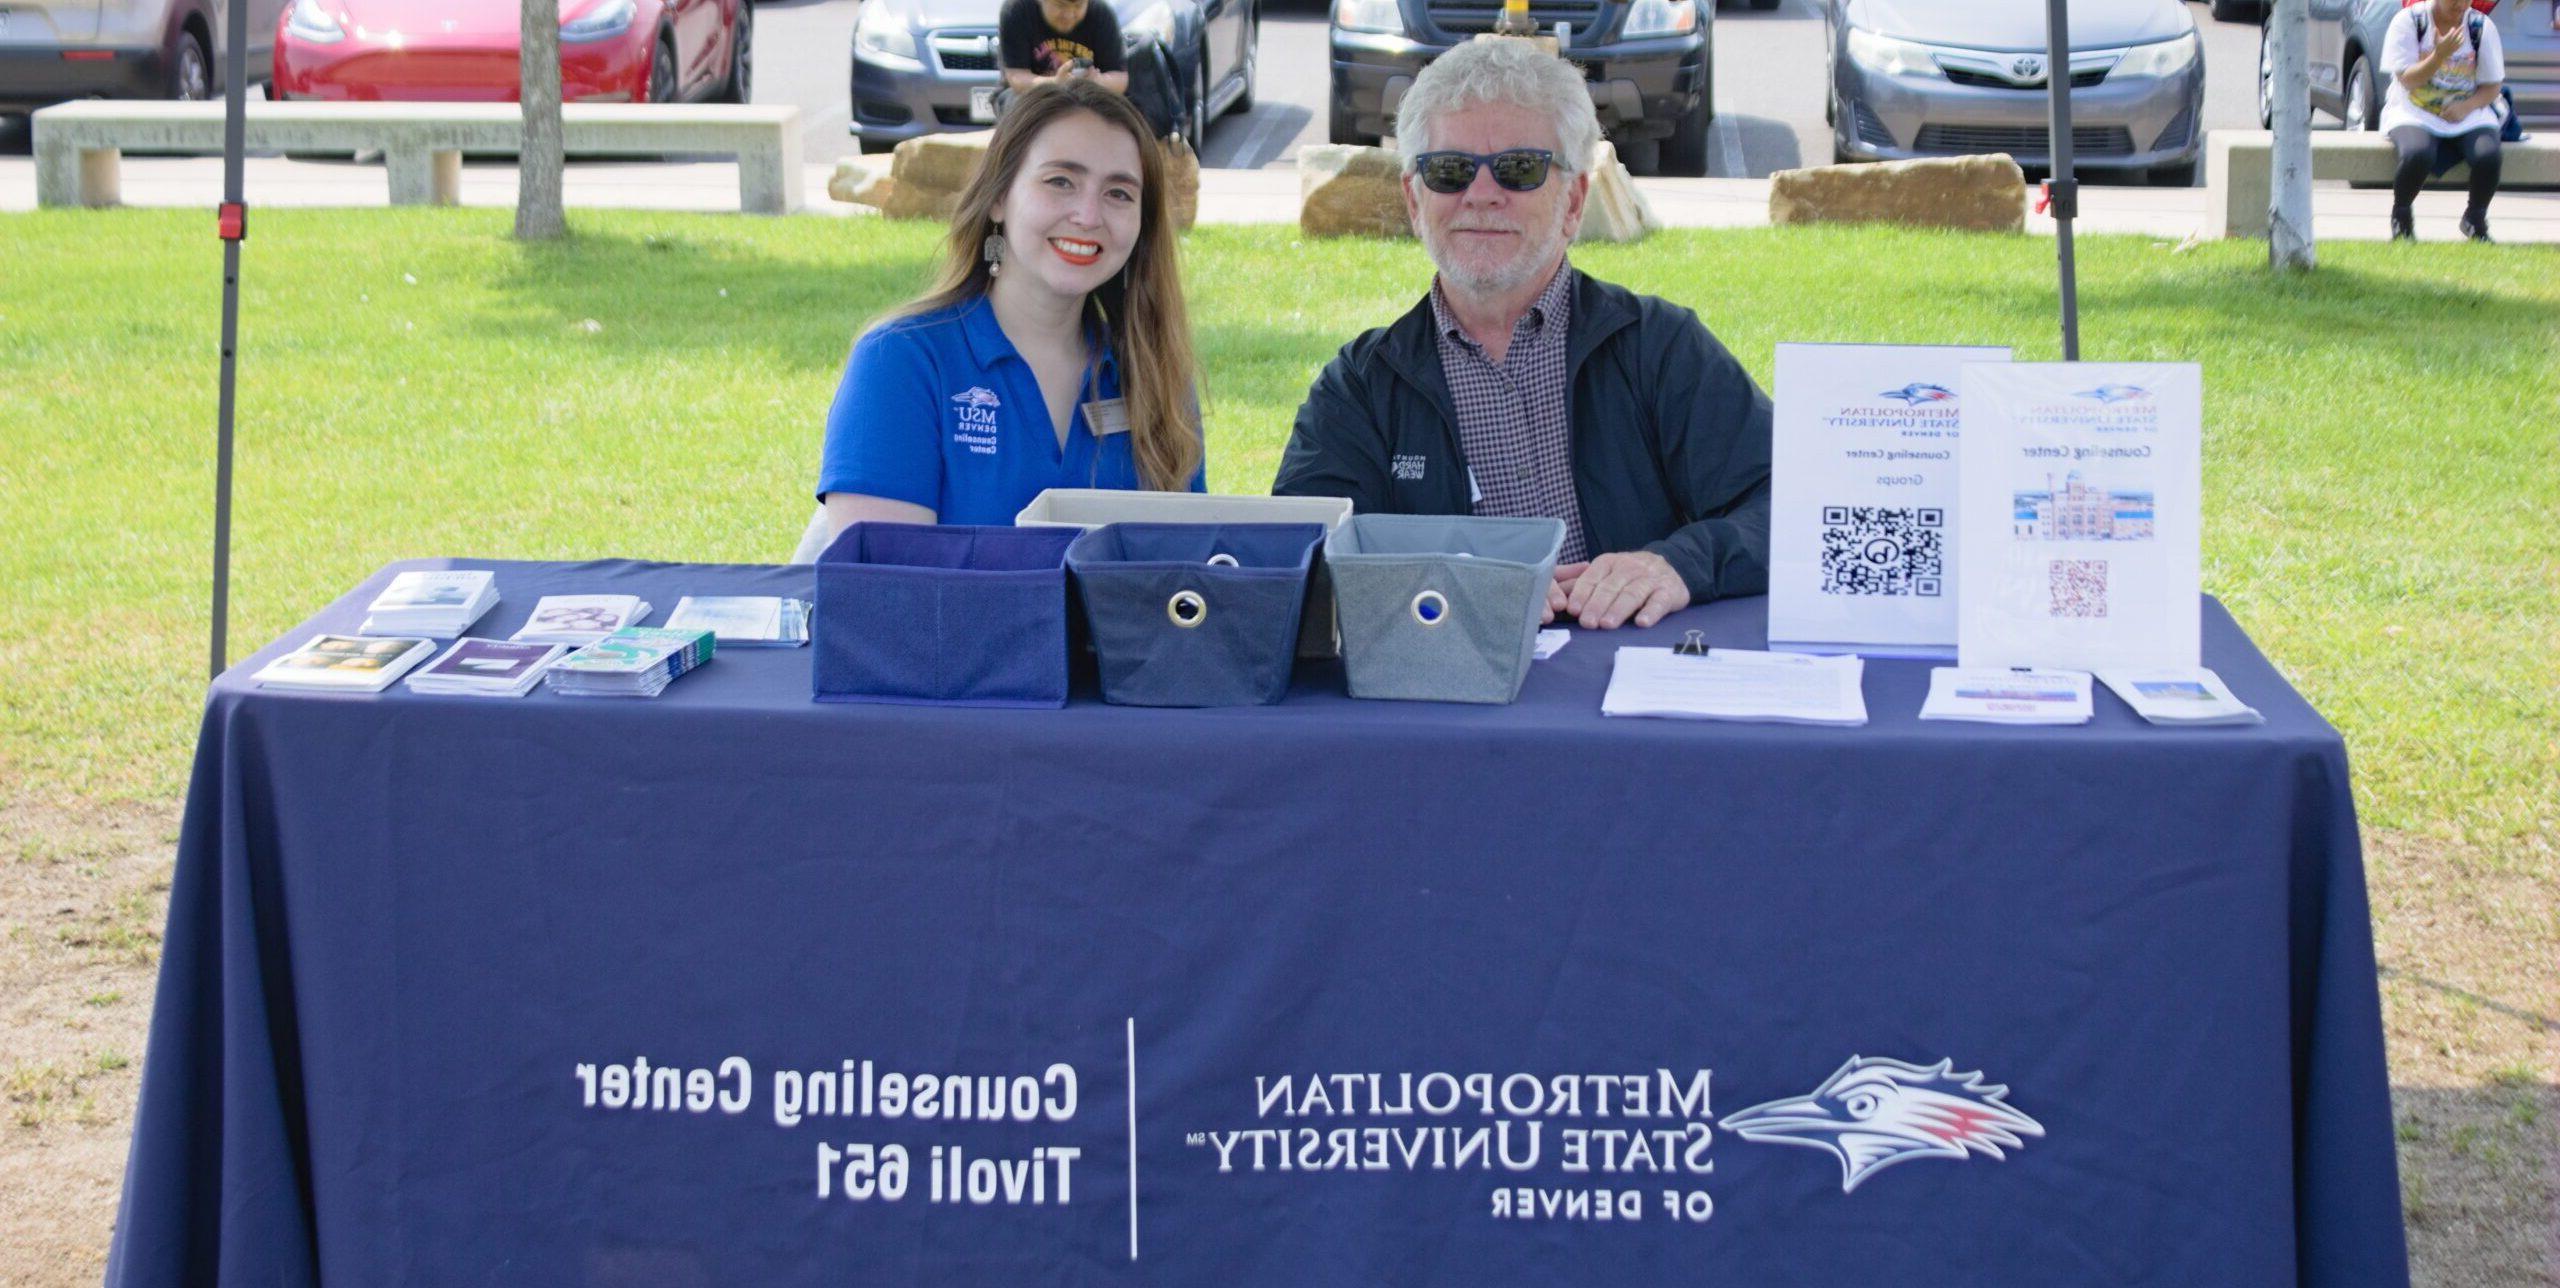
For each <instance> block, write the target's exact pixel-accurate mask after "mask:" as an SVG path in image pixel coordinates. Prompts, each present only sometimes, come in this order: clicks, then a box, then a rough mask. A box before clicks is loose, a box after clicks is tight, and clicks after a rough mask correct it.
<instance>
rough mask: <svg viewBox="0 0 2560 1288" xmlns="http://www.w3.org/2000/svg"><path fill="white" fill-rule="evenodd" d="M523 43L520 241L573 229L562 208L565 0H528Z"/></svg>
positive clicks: (519, 65) (518, 165)
mask: <svg viewBox="0 0 2560 1288" xmlns="http://www.w3.org/2000/svg"><path fill="white" fill-rule="evenodd" d="M518 44H519V47H520V48H521V50H522V53H521V55H520V58H519V62H518V63H517V71H516V74H517V76H518V77H519V79H520V81H521V86H520V95H519V96H520V97H521V98H522V99H523V101H524V145H523V147H522V148H521V149H520V150H519V152H518V155H517V161H516V240H518V241H550V240H552V239H554V238H557V237H561V236H564V235H566V234H567V233H568V231H569V224H568V219H567V217H566V216H565V215H564V214H563V213H562V212H561V209H560V167H561V162H562V159H563V158H562V151H561V142H560V0H524V17H523V20H522V26H521V28H520V35H519V39H518Z"/></svg>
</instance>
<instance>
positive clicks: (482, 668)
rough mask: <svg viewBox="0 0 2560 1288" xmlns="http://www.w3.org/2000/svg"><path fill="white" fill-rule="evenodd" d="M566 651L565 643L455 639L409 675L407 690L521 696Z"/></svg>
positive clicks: (499, 696) (502, 696)
mask: <svg viewBox="0 0 2560 1288" xmlns="http://www.w3.org/2000/svg"><path fill="white" fill-rule="evenodd" d="M568 651H569V646H568V645H566V644H518V643H514V642H512V641H509V640H456V641H454V645H453V647H452V648H449V649H446V650H445V651H444V656H442V657H439V658H437V659H436V660H435V661H432V662H429V663H427V665H426V666H425V668H424V669H422V670H420V671H419V672H418V673H417V674H416V675H412V676H410V677H409V690H410V691H411V692H413V693H462V694H470V695H474V696H480V697H492V698H521V697H523V696H524V695H526V694H528V693H531V692H533V686H534V685H536V684H539V683H541V681H542V673H543V671H544V670H546V669H547V668H549V667H550V665H551V664H552V663H553V662H556V661H558V660H559V659H560V655H561V654H563V653H566V652H568Z"/></svg>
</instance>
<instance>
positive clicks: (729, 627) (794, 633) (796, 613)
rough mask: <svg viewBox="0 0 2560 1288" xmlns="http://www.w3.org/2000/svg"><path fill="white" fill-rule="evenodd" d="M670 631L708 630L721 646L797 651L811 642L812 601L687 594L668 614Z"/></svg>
mask: <svg viewBox="0 0 2560 1288" xmlns="http://www.w3.org/2000/svg"><path fill="white" fill-rule="evenodd" d="M667 629H668V630H671V631H709V632H711V634H712V635H713V636H714V637H716V638H717V639H718V640H719V641H720V642H721V643H722V644H727V645H736V646H742V647H748V648H798V647H799V646H801V645H803V644H806V643H808V642H809V601H808V600H805V599H783V598H780V597H778V596H774V595H687V596H685V597H684V598H682V599H679V600H677V601H676V606H675V609H674V610H673V611H672V612H669V613H668V614H667Z"/></svg>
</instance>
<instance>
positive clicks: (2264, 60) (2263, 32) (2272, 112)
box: [2258, 27, 2276, 130]
mask: <svg viewBox="0 0 2560 1288" xmlns="http://www.w3.org/2000/svg"><path fill="white" fill-rule="evenodd" d="M2258 128H2259V129H2262V130H2272V129H2274V128H2276V51H2275V47H2274V46H2273V45H2272V44H2270V43H2269V42H2268V40H2267V29H2266V28H2264V27H2260V28H2259V29H2258Z"/></svg>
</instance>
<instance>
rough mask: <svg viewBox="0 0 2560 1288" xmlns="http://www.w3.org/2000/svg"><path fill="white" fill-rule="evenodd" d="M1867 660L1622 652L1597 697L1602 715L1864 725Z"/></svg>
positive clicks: (1720, 651)
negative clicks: (1864, 687)
mask: <svg viewBox="0 0 2560 1288" xmlns="http://www.w3.org/2000/svg"><path fill="white" fill-rule="evenodd" d="M1865 678H1866V663H1865V662H1864V661H1861V660H1860V659H1858V658H1856V657H1817V656H1814V655H1812V654H1805V653H1763V652H1758V651H1756V650H1751V649H1736V648H1717V649H1708V650H1707V651H1706V652H1705V653H1704V654H1703V655H1697V656H1689V655H1684V654H1681V653H1677V652H1674V651H1673V650H1671V649H1667V648H1633V647H1629V648H1621V649H1619V650H1618V655H1617V658H1616V660H1615V661H1614V662H1613V663H1612V665H1611V667H1610V670H1609V691H1608V692H1607V693H1605V694H1603V695H1601V698H1600V714H1602V715H1604V716H1669V717H1672V718H1674V719H1682V720H1754V721H1766V722H1770V723H1775V724H1813V725H1862V724H1865V723H1866V722H1867V699H1866V694H1865V692H1864V690H1863V688H1862V685H1863V682H1864V680H1865Z"/></svg>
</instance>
